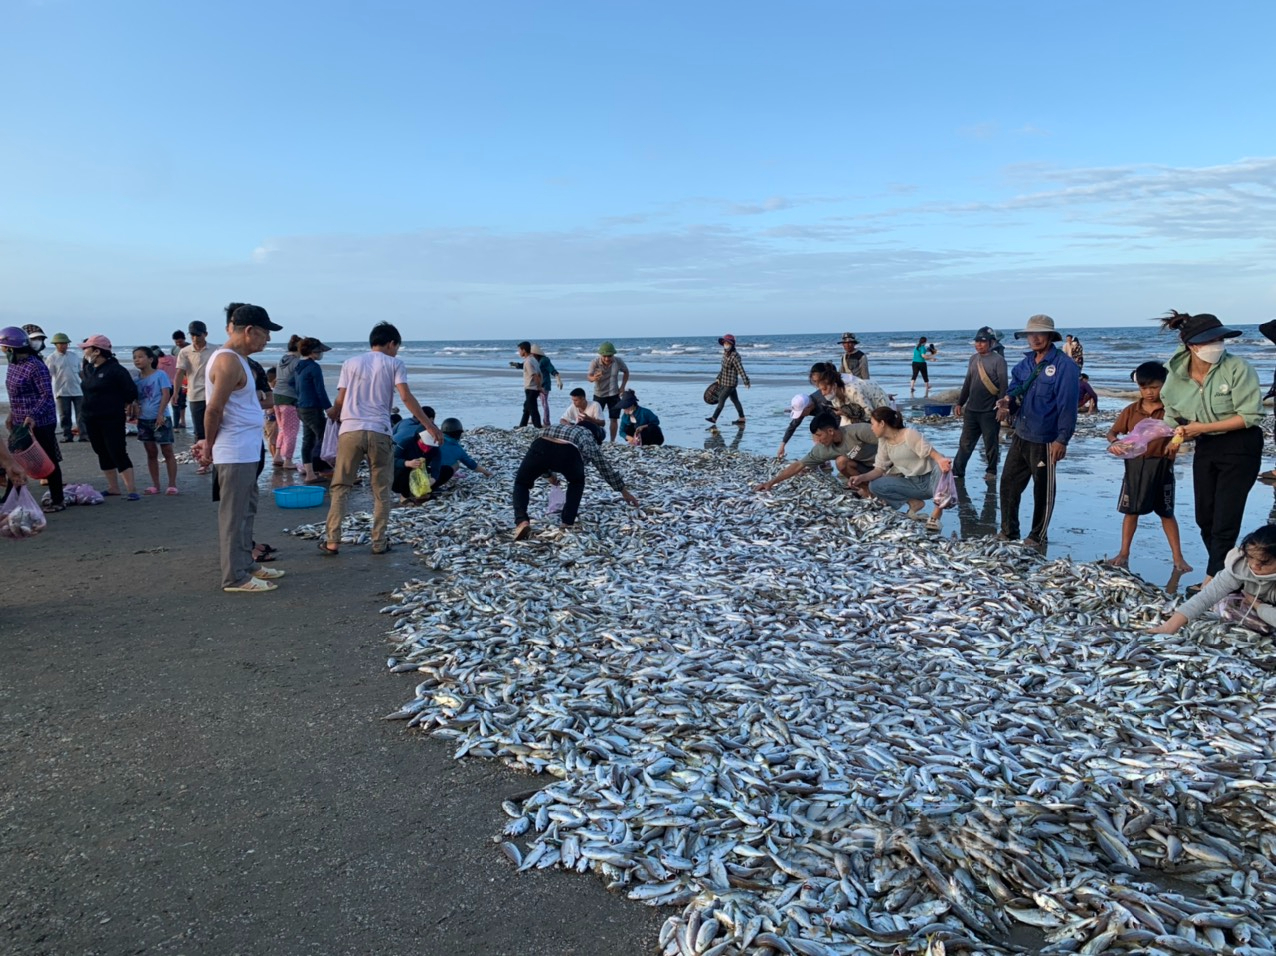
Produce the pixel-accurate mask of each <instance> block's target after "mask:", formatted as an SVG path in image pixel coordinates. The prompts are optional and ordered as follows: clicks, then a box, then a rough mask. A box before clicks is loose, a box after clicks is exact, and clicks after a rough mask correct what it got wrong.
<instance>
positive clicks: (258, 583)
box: [222, 578, 279, 594]
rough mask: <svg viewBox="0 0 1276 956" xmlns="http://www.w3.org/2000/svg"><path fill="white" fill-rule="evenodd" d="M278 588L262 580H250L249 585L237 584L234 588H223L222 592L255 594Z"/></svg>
mask: <svg viewBox="0 0 1276 956" xmlns="http://www.w3.org/2000/svg"><path fill="white" fill-rule="evenodd" d="M278 587H279V585H277V584H271V583H270V582H269V581H263V580H261V579H260V578H249V579H248V583H247V584H236V585H235V586H234V587H231V588H222V590H223V591H226V592H227V593H234V594H255V593H257V592H258V591H274V590H275V589H276V588H278Z"/></svg>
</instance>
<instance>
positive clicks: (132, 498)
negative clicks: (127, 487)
mask: <svg viewBox="0 0 1276 956" xmlns="http://www.w3.org/2000/svg"><path fill="white" fill-rule="evenodd" d="M124 500H125V501H141V500H142V496H141V495H139V494H138V493H137V492H136V491H130V492H129V493H128V494H127V495H125V496H124Z"/></svg>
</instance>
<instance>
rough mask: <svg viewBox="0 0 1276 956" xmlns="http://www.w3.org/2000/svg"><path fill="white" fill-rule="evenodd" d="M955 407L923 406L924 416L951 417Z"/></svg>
mask: <svg viewBox="0 0 1276 956" xmlns="http://www.w3.org/2000/svg"><path fill="white" fill-rule="evenodd" d="M952 413H953V407H952V406H951V405H923V406H922V414H923V415H951V414H952Z"/></svg>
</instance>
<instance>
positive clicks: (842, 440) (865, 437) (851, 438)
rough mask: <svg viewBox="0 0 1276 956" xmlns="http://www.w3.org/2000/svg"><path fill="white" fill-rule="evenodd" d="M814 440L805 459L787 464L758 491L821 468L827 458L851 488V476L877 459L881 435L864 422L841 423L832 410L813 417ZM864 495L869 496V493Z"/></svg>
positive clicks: (858, 473)
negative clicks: (877, 434) (809, 470)
mask: <svg viewBox="0 0 1276 956" xmlns="http://www.w3.org/2000/svg"><path fill="white" fill-rule="evenodd" d="M811 442H812V444H811V450H810V451H809V452H807V453H806V457H805V458H803V459H801V460H800V461H795V462H794V463H793V464H791V465H789V466H787V467H786V468H785V469H784V470H783V471H782V472H780V473H779V474H778V475H776V476H775V477H774V478H772V479H771V480H770V481H764V482H762V484H760V485H758V486H757V489H756V490H757V491H770V490H771V489H772V488H774V487H775V486H776V485H778V484H779V483H780V482H782V481H788V480H789V479H790V478H792V477H794V476H795V475H800V474H801V473H802V472H804V471H807V470H808V469H811V468H818V467H819V466H820V465H822V464H824V463H825V462H826V461H831V462H833V464H834V466H835V467H836V468H837V470H838V473H839V474H840V475H841V476H842V477H843V478H844V479H846V482H847V484H846V487H847V488H850V487H851V485H850V479H852V478H854V477H855V476H856V475H862V474H865V473H866V472H868V471H869V470H870V469H872V467H873V459H874V458H876V457H877V436H876V435H874V434H873V428H872V426H870V425H866V424H863V423H859V424H856V425H841V426H839V424H838V417H837V415H835V414H833V413H832V412H818V413H817V414H816V416H815V417H814V418H812V419H811ZM863 497H868V492H865V493H864V495H863Z"/></svg>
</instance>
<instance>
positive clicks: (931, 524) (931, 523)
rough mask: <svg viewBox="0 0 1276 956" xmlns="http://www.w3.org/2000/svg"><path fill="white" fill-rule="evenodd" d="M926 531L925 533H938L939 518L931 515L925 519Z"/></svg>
mask: <svg viewBox="0 0 1276 956" xmlns="http://www.w3.org/2000/svg"><path fill="white" fill-rule="evenodd" d="M926 530H927V531H938V530H939V518H937V517H936V516H935V515H931V516H930V517H929V518H927V519H926Z"/></svg>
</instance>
